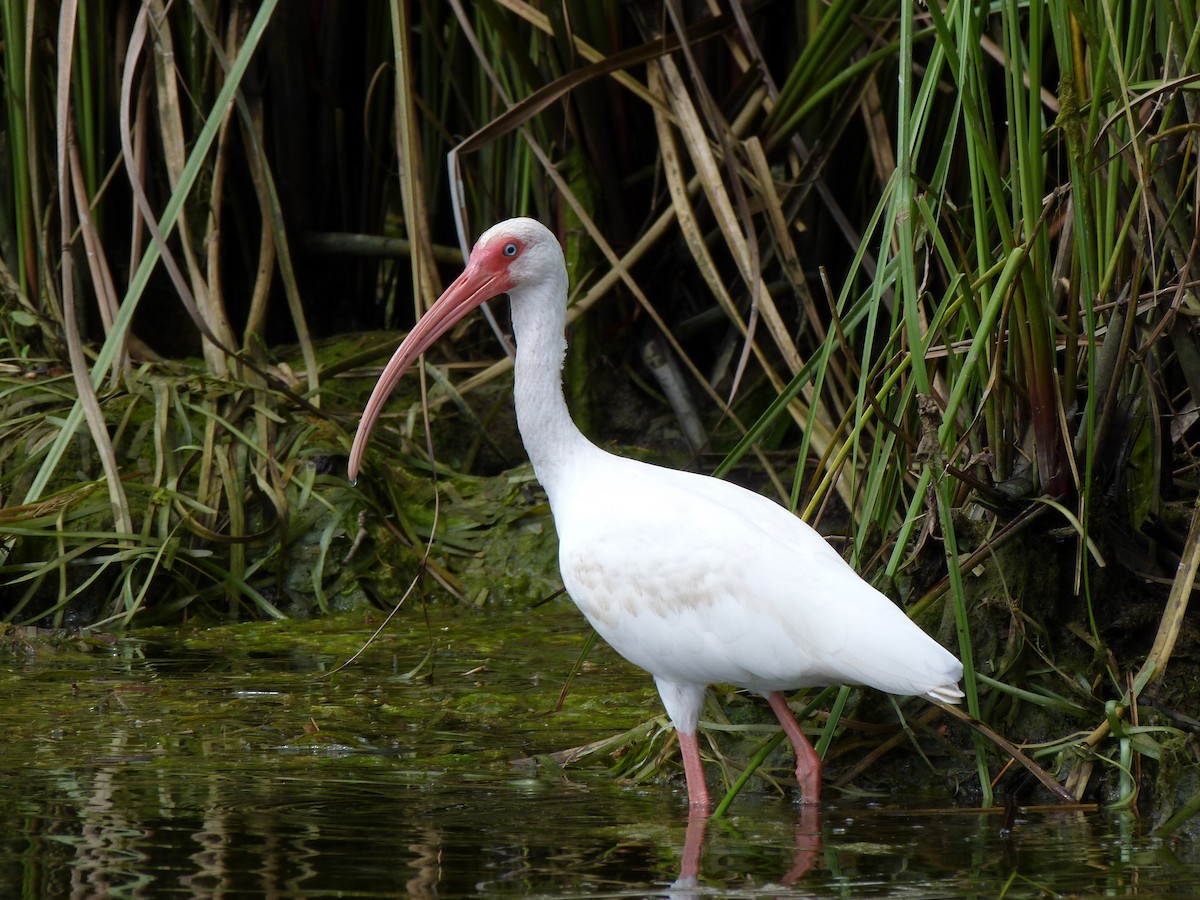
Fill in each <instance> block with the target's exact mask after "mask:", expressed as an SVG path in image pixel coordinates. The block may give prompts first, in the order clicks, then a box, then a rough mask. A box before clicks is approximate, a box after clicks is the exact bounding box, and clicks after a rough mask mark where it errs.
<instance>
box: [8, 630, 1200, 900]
mask: <svg viewBox="0 0 1200 900" xmlns="http://www.w3.org/2000/svg"><path fill="white" fill-rule="evenodd" d="M432 615H433V618H432V620H431V621H430V622H429V624H426V620H425V618H424V616H422V614H421V613H420V612H415V613H409V614H408V615H407V618H406V619H405V621H403V622H401V623H400V624H398V625H396V626H395V627H393V628H391V629H389V631H388V633H387V635H386V636H385V637H384V638H383V639H382V640H381V641H380V642H379V643H377V644H376V645H375V646H374V647H372V648H371V649H370V650H369V651H368V653H367V654H366V655H365V656H364V658H363V659H362V660H360V661H359V662H357V663H356V664H355V665H354V666H353V667H351V668H350V669H348V670H345V671H343V672H340V673H337V674H335V675H332V676H330V675H329V672H330V670H331V669H332V668H333V667H334V665H335V664H336V662H337V661H340V660H341V659H344V658H345V656H346V655H347V654H348V651H349V649H350V648H353V647H354V646H356V645H357V644H358V643H360V642H361V640H362V637H363V635H364V634H365V633H367V629H365V628H364V627H362V626H361V623H359V625H358V627H355V628H349V627H348V625H347V623H346V622H340V623H309V624H305V625H289V626H270V625H263V626H253V627H242V628H233V629H219V630H216V631H213V632H205V633H198V634H191V635H183V636H178V635H172V634H169V633H166V632H162V633H156V634H153V635H151V636H150V637H149V638H148V639H147V638H141V639H136V640H122V641H120V642H117V643H116V644H114V645H113V646H112V647H107V646H103V645H102V646H100V647H99V648H93V649H91V650H90V651H88V652H80V651H78V650H77V649H75V648H72V647H70V646H68V647H62V648H54V647H48V646H42V645H36V646H28V645H23V644H21V643H20V642H16V643H14V644H13V645H12V646H11V648H10V649H8V650H5V651H3V652H0V691H3V695H2V696H3V697H4V700H3V701H2V702H0V774H2V777H3V783H4V784H5V785H6V786H7V790H6V791H4V792H3V793H2V794H0V896H3V897H21V896H24V897H69V896H74V897H99V896H114V897H116V896H164V895H167V896H171V895H174V896H180V897H188V896H223V897H239V896H262V895H266V896H279V897H308V896H311V897H326V896H344V897H394V896H405V895H408V896H414V897H439V898H452V897H497V896H537V897H556V898H557V897H595V896H613V897H641V896H662V897H667V896H683V897H687V896H721V897H776V896H798V897H828V896H836V897H882V896H888V897H911V898H925V897H930V898H932V897H989V898H990V897H997V896H1001V895H1005V896H1013V897H1030V896H1038V897H1040V896H1057V895H1072V896H1128V895H1135V896H1136V895H1142V896H1153V897H1164V896H1181V895H1188V894H1190V893H1192V889H1193V886H1195V885H1198V884H1200V851H1197V849H1196V848H1195V847H1194V846H1192V845H1190V844H1188V843H1185V842H1168V841H1161V840H1158V839H1155V838H1153V837H1150V836H1148V834H1147V830H1148V829H1147V828H1146V826H1145V825H1144V823H1142V822H1140V821H1139V820H1138V819H1136V818H1135V817H1133V816H1131V815H1129V814H1123V813H1115V812H1106V811H1070V812H1061V811H1053V810H1044V811H1043V810H1032V811H1027V812H1024V813H1022V814H1021V815H1019V816H1018V818H1017V820H1016V827H1015V828H1014V829H1013V832H1012V834H1011V835H1010V836H1008V837H1004V836H1001V834H1000V829H1001V824H1002V817H1001V816H1000V815H999V814H996V813H988V812H982V811H978V810H968V809H954V808H952V807H950V806H948V805H945V804H940V805H937V806H920V805H918V804H916V803H909V804H904V803H899V802H889V803H886V804H885V803H871V804H864V803H862V802H852V801H850V800H848V799H847V798H846V797H845V795H843V796H842V797H840V798H839V795H838V793H837V792H836V791H833V790H829V791H828V792H827V793H828V796H827V798H826V801H825V802H824V803H823V805H822V808H821V812H820V815H819V817H818V816H817V815H816V814H815V813H805V812H802V811H801V810H800V808H798V807H796V806H794V805H793V804H792V803H790V802H789V801H787V800H781V799H778V798H776V797H774V796H772V795H771V794H769V793H768V792H765V791H760V792H756V793H751V794H748V795H746V796H743V797H742V798H739V799H738V800H737V801H735V803H734V805H733V807H732V809H731V813H730V815H729V816H728V817H727V818H726V819H724V820H721V821H714V822H711V823H709V825H708V827H707V831H706V833H704V830H703V828H702V825H703V823H702V822H700V821H698V820H693V821H692V822H691V823H689V821H688V818H687V815H686V806H685V801H684V798H685V793H684V790H683V785H682V779H680V780H678V781H677V782H675V783H672V784H668V783H662V782H658V781H654V782H649V783H646V784H643V785H640V786H635V785H632V784H630V783H629V782H628V781H625V780H621V779H615V778H614V777H612V776H611V775H610V774H609V773H607V772H606V771H604V770H603V769H602V768H600V767H598V766H595V765H589V766H580V767H571V768H567V769H565V770H558V769H555V768H554V767H552V766H551V767H549V768H547V767H546V766H544V765H543V766H540V767H539V766H530V765H524V764H522V763H521V762H520V760H521V758H523V757H529V756H533V755H536V754H542V753H547V752H549V751H553V750H559V749H563V748H566V747H571V746H575V745H578V744H582V743H585V742H587V741H590V740H595V739H597V738H601V737H605V736H607V735H610V734H613V733H616V732H619V731H621V730H623V729H626V728H629V727H631V726H633V725H635V724H637V723H638V722H639V721H641V720H644V719H647V718H649V717H651V716H653V715H655V714H657V712H658V706H657V701H656V700H655V698H654V696H653V692H652V689H651V687H650V685H649V682H648V679H646V678H645V676H643V675H640V674H639V673H637V672H635V671H632V670H629V669H628V668H626V667H624V666H623V665H622V664H621V663H620V662H619V661H618V660H616V659H615V658H613V657H611V655H609V654H608V653H607V652H599V653H594V654H593V656H592V657H591V659H592V661H593V663H592V666H591V667H590V670H589V671H586V672H585V673H584V675H583V677H581V679H580V680H579V682H578V683H577V684H576V685H575V686H574V687H573V690H572V693H571V696H570V698H569V700H568V704H567V708H566V711H564V712H562V713H554V712H553V711H552V710H553V707H554V703H555V699H556V697H557V695H558V692H559V688H560V686H561V682H562V678H563V677H564V675H565V672H566V671H568V670H569V668H570V666H571V664H572V662H573V661H574V659H575V657H576V655H577V654H578V652H579V648H580V645H581V642H582V638H583V634H582V632H581V629H580V626H579V622H578V619H577V617H576V615H575V614H574V613H572V612H571V611H570V610H569V608H566V609H564V610H555V611H545V612H539V613H538V614H536V615H533V614H529V616H528V617H527V618H526V619H521V618H520V617H518V618H517V620H516V621H515V623H514V619H513V616H512V615H509V614H505V613H498V614H479V613H470V612H461V611H459V612H446V611H442V612H436V611H435V612H434V613H432ZM533 660H536V662H534V661H533ZM423 661H424V665H421V663H422V662H423ZM414 669H415V670H416V672H415V673H414V672H413V671H412V670H414ZM764 712H765V710H764ZM764 721H765V719H764ZM710 775H711V773H710ZM681 870H683V871H681ZM681 876H682V878H681Z"/></svg>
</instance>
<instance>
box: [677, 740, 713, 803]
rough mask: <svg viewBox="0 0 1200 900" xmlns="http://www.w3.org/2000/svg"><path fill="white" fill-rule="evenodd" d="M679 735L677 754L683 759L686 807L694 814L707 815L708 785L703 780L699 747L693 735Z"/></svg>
mask: <svg viewBox="0 0 1200 900" xmlns="http://www.w3.org/2000/svg"><path fill="white" fill-rule="evenodd" d="M676 733H677V734H678V735H679V753H680V755H681V756H682V757H683V774H684V775H685V776H686V777H687V789H688V805H689V806H690V807H691V808H692V810H693V811H694V812H699V811H703V812H704V813H705V814H707V813H708V783H707V782H706V781H705V780H704V766H703V765H702V764H701V762H700V745H699V744H697V743H696V736H695V735H694V734H684V733H683V732H682V731H679V732H676Z"/></svg>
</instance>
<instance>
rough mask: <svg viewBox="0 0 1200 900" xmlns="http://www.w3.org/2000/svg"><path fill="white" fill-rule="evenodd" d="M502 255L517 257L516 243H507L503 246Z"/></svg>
mask: <svg viewBox="0 0 1200 900" xmlns="http://www.w3.org/2000/svg"><path fill="white" fill-rule="evenodd" d="M504 255H505V256H516V255H517V242H516V241H509V242H508V243H507V244H505V245H504Z"/></svg>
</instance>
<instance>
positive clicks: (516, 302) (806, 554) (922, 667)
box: [350, 219, 962, 809]
mask: <svg viewBox="0 0 1200 900" xmlns="http://www.w3.org/2000/svg"><path fill="white" fill-rule="evenodd" d="M505 292H507V293H508V295H509V297H510V300H511V302H512V314H513V331H514V334H515V337H516V341H517V359H516V372H515V399H516V409H517V424H518V426H519V428H520V431H521V437H522V439H523V440H524V443H525V448H526V450H527V451H528V453H529V457H530V460H531V461H532V463H533V467H534V471H535V472H536V473H537V476H538V479H539V480H540V481H541V483H542V485H543V487H545V489H546V493H547V495H548V496H549V498H550V507H551V510H552V512H553V515H554V522H555V527H556V528H557V530H558V537H559V544H560V549H559V565H560V568H561V571H562V577H563V583H564V584H565V586H566V588H567V591H568V593H569V594H570V595H571V598H572V599H573V600H574V601H575V603H576V605H577V606H578V607H579V608H580V610H581V611H582V612H583V614H584V615H585V616H586V617H587V619H588V621H589V622H590V623H591V624H592V626H593V627H594V628H595V629H596V631H598V632H599V633H600V635H601V636H602V637H603V638H604V639H605V640H606V641H608V643H609V644H610V645H611V646H612V647H613V649H615V650H616V651H617V652H618V653H620V654H621V655H622V656H624V657H625V658H626V659H628V660H629V661H630V662H632V663H634V664H635V665H637V666H640V667H641V668H643V669H646V670H647V671H649V672H650V673H651V674H653V675H654V678H655V681H656V683H657V685H658V689H659V693H660V695H661V696H662V699H663V703H664V706H665V707H666V709H667V713H668V714H669V715H670V717H671V720H672V722H673V723H674V725H675V728H676V730H677V731H678V733H679V738H680V747H681V751H682V752H683V756H684V765H685V771H686V773H687V776H688V794H689V799H690V801H691V804H692V806H693V808H697V809H706V808H707V806H708V792H707V786H706V785H705V783H704V775H703V770H702V768H701V764H700V758H699V750H698V747H697V744H696V739H695V734H696V725H697V720H698V718H699V715H700V711H701V709H702V707H703V702H704V688H705V686H706V685H707V684H710V683H713V682H721V683H726V684H732V685H736V686H738V687H744V688H747V689H749V690H752V691H757V692H758V693H761V694H763V695H764V696H766V697H767V698H768V700H770V701H771V707H772V709H773V710H774V711H775V713H776V715H777V716H778V717H779V720H780V723H781V725H783V727H784V728H785V730H786V731H787V732H788V736H789V737H790V738H791V740H792V743H793V747H794V748H795V750H796V757H797V779H798V780H799V781H800V784H801V789H802V796H803V799H804V801H805V802H812V803H815V802H817V799H818V796H819V791H820V782H819V778H820V761H819V759H818V758H817V757H816V754H815V752H814V751H813V750H812V747H811V745H809V744H808V742H807V740H806V739H805V738H804V736H803V734H802V733H801V731H800V729H799V726H798V725H796V723H795V719H794V718H793V717H792V716H791V714H790V713H789V712H788V711H787V707H786V704H785V702H784V700H783V697H782V694H781V693H780V692H782V691H786V690H791V689H795V688H800V687H807V686H813V685H825V684H842V683H845V684H862V685H869V686H871V687H875V688H878V689H880V690H884V691H888V692H890V693H894V694H924V695H927V696H930V697H934V698H936V699H939V700H944V701H948V702H954V701H956V700H957V699H959V698H961V696H962V692H961V691H960V690H959V689H958V680H959V679H960V678H961V677H962V665H961V663H959V661H958V660H957V659H955V657H954V656H953V655H952V654H950V653H949V652H947V651H946V650H945V649H944V648H943V647H942V646H941V645H939V644H938V643H937V642H936V641H934V640H933V639H932V638H930V637H929V636H928V635H926V634H925V633H924V632H923V631H921V629H920V628H918V627H917V626H916V625H914V624H913V623H912V622H911V621H910V620H909V618H908V617H907V616H906V615H905V614H904V613H903V612H902V611H901V610H900V609H899V608H897V607H896V605H895V604H894V603H892V602H891V601H890V600H889V599H888V598H887V597H885V596H884V595H883V594H881V593H879V592H878V591H876V590H875V589H874V588H873V587H871V586H870V585H868V584H867V583H866V582H865V581H863V580H862V579H861V578H859V576H858V575H857V574H856V573H855V572H854V570H853V569H852V568H850V566H849V565H848V564H847V563H846V562H845V561H844V560H843V559H842V558H841V557H840V556H839V555H838V554H837V552H836V551H834V549H833V548H832V547H831V546H830V545H829V544H828V543H827V542H826V541H825V540H824V539H823V538H822V537H821V536H820V535H819V534H817V532H815V531H814V530H813V529H812V528H810V527H809V526H808V525H807V524H805V523H804V522H803V521H801V520H800V519H798V518H797V517H796V516H794V515H792V514H791V513H789V512H788V511H787V510H786V509H784V508H783V507H781V506H779V505H778V504H776V503H773V502H772V501H770V500H768V499H766V498H765V497H762V496H760V495H758V494H755V493H753V492H751V491H747V490H745V489H743V488H740V487H738V486H736V485H733V484H730V483H728V482H724V481H721V480H719V479H715V478H709V477H706V476H703V475H694V474H691V473H688V472H680V471H676V470H674V469H664V468H661V467H658V466H653V465H649V464H647V463H642V462H637V461H634V460H629V459H624V458H622V457H619V456H614V455H612V454H610V453H606V452H605V451H603V450H601V449H599V448H598V447H596V446H595V445H594V444H592V443H591V442H590V441H588V440H587V439H586V438H585V437H584V436H583V435H582V434H581V433H580V432H579V430H578V429H577V428H576V427H575V424H574V423H573V422H572V421H571V417H570V414H569V413H568V411H567V407H566V402H565V400H564V399H563V393H562V374H561V370H562V361H563V354H564V353H565V350H566V340H565V338H564V327H565V323H566V298H567V274H566V267H565V264H564V261H563V255H562V250H561V248H560V247H559V245H558V242H557V241H556V240H555V238H554V236H553V235H552V234H551V233H550V231H548V230H547V229H546V228H545V227H544V226H542V225H541V224H539V223H538V222H536V221H534V220H532V219H510V220H509V221H507V222H501V223H500V224H499V225H495V226H493V227H492V228H490V229H489V230H488V231H487V232H485V233H484V234H483V236H482V237H480V239H479V241H478V242H477V243H476V245H475V249H474V250H473V251H472V253H471V258H470V260H469V262H468V264H467V268H466V270H465V271H464V272H463V274H462V275H461V276H460V277H459V278H458V279H457V280H456V281H455V282H454V284H452V285H451V286H450V287H449V288H448V289H447V290H446V292H445V293H444V294H443V295H442V297H441V298H440V299H439V300H438V302H437V303H436V304H434V306H433V307H432V308H431V309H430V310H429V312H428V313H426V315H425V316H424V317H422V319H421V321H420V322H418V323H417V325H416V326H415V327H414V328H413V330H412V332H410V333H409V335H408V337H406V338H405V340H404V342H403V343H402V344H401V345H400V348H399V349H398V350H397V351H396V353H395V355H394V356H393V357H392V359H391V361H390V362H389V363H388V365H387V367H386V368H385V369H384V372H383V375H382V376H381V377H380V380H379V383H378V384H377V385H376V387H375V390H374V392H373V393H372V395H371V398H370V400H369V401H368V403H367V407H366V409H365V410H364V412H363V417H362V421H361V422H360V424H359V428H358V433H357V434H356V435H355V439H354V446H353V448H352V450H351V455H350V477H351V478H354V477H355V476H356V475H357V472H358V468H359V465H360V463H361V460H362V451H363V448H364V446H365V444H366V440H367V436H368V435H369V433H370V430H371V427H372V426H373V424H374V422H375V420H376V419H377V417H378V415H379V412H380V410H381V409H382V406H383V403H384V401H385V400H386V399H387V396H388V394H389V393H390V392H391V390H392V388H393V387H394V386H395V384H396V382H397V381H398V380H399V378H400V376H401V375H402V374H403V373H404V371H405V370H406V369H407V368H408V367H409V366H410V365H411V364H412V362H413V361H414V360H415V359H416V358H417V357H418V356H419V355H420V354H421V353H422V352H424V350H425V349H426V348H427V347H429V346H430V345H431V344H432V343H433V342H434V341H436V340H437V338H438V337H440V336H441V335H442V334H444V333H445V332H446V331H447V330H448V329H449V328H450V327H451V326H452V325H453V324H454V323H455V322H457V321H458V320H459V319H461V318H462V317H463V316H465V315H466V314H467V313H468V312H470V311H471V310H472V309H474V308H475V307H477V306H478V305H479V304H480V303H482V302H483V301H484V300H487V299H489V298H491V297H494V296H496V295H498V294H501V293H505Z"/></svg>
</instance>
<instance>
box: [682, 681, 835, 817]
mask: <svg viewBox="0 0 1200 900" xmlns="http://www.w3.org/2000/svg"><path fill="white" fill-rule="evenodd" d="M767 702H768V703H770V704H771V709H772V710H774V712H775V718H777V719H778V720H779V724H780V725H782V726H783V731H784V734H786V735H787V736H788V740H789V741H791V742H792V749H793V750H795V751H796V781H798V782H799V783H800V802H801V803H805V804H812V805H813V806H815V805H816V804H818V803H820V802H821V757H819V756H817V751H816V750H814V749H813V745H812V744H810V743H809V742H808V738H806V737H805V736H804V732H803V731H801V730H800V725H799V724H798V723H797V722H796V717H795V716H793V715H792V711H791V710H790V709H788V705H787V701H786V700H784V699H783V694H781V693H780V692H779V691H772V692H771V693H769V694H767ZM688 784H689V786H690V784H691V781H690V779H689V782H688Z"/></svg>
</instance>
